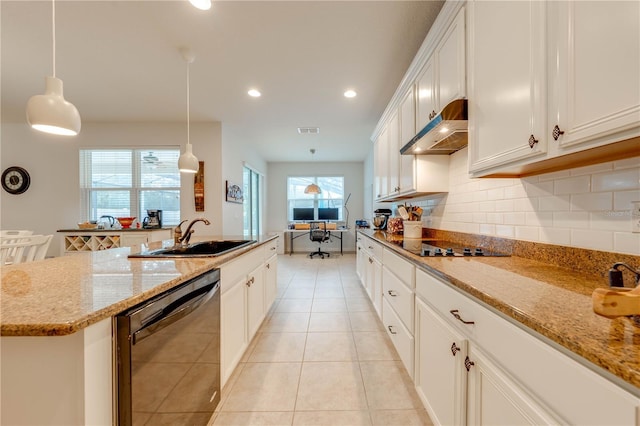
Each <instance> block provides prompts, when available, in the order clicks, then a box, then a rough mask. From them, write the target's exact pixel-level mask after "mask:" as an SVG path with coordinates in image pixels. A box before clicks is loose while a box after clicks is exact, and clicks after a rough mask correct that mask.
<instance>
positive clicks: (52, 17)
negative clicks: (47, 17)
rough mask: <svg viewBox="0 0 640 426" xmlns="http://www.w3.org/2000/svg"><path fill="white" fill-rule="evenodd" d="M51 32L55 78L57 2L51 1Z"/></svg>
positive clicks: (54, 73) (54, 74)
mask: <svg viewBox="0 0 640 426" xmlns="http://www.w3.org/2000/svg"><path fill="white" fill-rule="evenodd" d="M51 9H52V12H51V20H52V21H53V22H52V23H51V31H52V33H53V35H52V37H51V39H52V40H53V49H51V50H52V52H53V77H55V76H56V0H51Z"/></svg>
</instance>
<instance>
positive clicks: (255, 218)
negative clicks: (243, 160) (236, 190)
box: [242, 166, 262, 238]
mask: <svg viewBox="0 0 640 426" xmlns="http://www.w3.org/2000/svg"><path fill="white" fill-rule="evenodd" d="M242 181H243V189H242V192H243V195H244V211H243V213H244V221H243V228H244V229H243V232H244V235H245V236H247V237H253V238H256V237H258V235H260V234H261V233H262V226H261V212H262V207H261V206H262V200H261V195H260V194H261V191H262V175H261V174H260V173H258V172H256V171H255V170H253V169H252V168H250V167H248V166H244V167H243V169H242Z"/></svg>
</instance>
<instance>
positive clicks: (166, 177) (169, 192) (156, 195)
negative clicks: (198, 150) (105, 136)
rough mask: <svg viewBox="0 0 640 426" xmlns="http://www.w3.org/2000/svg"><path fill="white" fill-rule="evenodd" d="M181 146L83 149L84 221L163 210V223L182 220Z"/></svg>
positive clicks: (82, 195) (81, 174)
mask: <svg viewBox="0 0 640 426" xmlns="http://www.w3.org/2000/svg"><path fill="white" fill-rule="evenodd" d="M179 156H180V151H179V150H178V149H162V148H159V149H154V150H149V149H144V150H142V149H91V150H85V149H83V150H80V201H81V206H82V215H83V217H82V220H97V219H99V218H100V216H104V215H108V216H114V217H127V216H135V217H137V218H138V220H139V221H142V219H143V218H144V217H146V216H147V209H159V210H162V224H163V225H177V224H178V223H179V221H180V172H179V171H178V157H179Z"/></svg>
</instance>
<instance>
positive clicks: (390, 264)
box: [382, 249, 416, 289]
mask: <svg viewBox="0 0 640 426" xmlns="http://www.w3.org/2000/svg"><path fill="white" fill-rule="evenodd" d="M382 264H383V265H384V266H386V267H387V268H388V269H389V270H390V271H391V272H393V273H394V274H395V275H396V276H397V277H398V278H400V280H401V281H402V282H403V283H404V284H405V285H406V286H407V287H409V288H411V289H412V288H414V287H415V269H416V267H415V266H413V263H411V262H409V261H408V260H405V259H403V258H402V257H400V256H398V255H397V254H394V253H392V252H391V251H389V250H387V249H384V252H383V254H382Z"/></svg>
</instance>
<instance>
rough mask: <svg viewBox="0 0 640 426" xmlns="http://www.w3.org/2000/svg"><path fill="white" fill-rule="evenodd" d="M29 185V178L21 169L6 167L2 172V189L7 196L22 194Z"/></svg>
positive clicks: (27, 173)
mask: <svg viewBox="0 0 640 426" xmlns="http://www.w3.org/2000/svg"><path fill="white" fill-rule="evenodd" d="M30 184H31V177H30V176H29V172H27V171H26V170H25V169H23V168H22V167H17V166H12V167H7V168H6V169H5V171H4V172H2V187H3V188H4V190H5V191H7V192H8V193H9V194H22V193H23V192H25V191H26V190H27V189H29V185H30Z"/></svg>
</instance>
